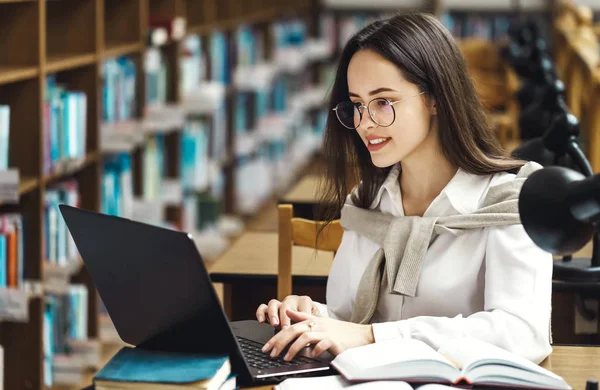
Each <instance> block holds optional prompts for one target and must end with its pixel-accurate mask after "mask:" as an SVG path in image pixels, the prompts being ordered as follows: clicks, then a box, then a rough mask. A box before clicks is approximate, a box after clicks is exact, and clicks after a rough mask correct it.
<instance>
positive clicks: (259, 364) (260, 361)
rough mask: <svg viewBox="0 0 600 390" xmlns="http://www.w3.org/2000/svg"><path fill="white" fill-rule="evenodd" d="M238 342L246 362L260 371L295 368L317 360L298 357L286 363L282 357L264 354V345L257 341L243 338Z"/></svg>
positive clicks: (239, 338)
mask: <svg viewBox="0 0 600 390" xmlns="http://www.w3.org/2000/svg"><path fill="white" fill-rule="evenodd" d="M237 340H238V343H240V347H242V352H243V353H244V357H245V360H246V362H248V365H249V366H250V367H254V368H257V369H259V370H266V369H270V368H279V367H293V366H297V365H300V364H306V363H314V362H315V360H313V359H309V358H306V357H304V356H296V357H294V359H292V360H290V361H289V362H286V361H285V360H283V359H282V358H280V357H276V358H271V356H270V355H269V354H267V353H264V352H263V351H262V350H261V349H262V347H263V346H262V344H260V343H257V342H256V341H252V340H248V339H245V338H243V337H238V338H237ZM282 355H283V353H282Z"/></svg>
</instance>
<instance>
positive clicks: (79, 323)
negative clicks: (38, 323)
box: [43, 284, 88, 386]
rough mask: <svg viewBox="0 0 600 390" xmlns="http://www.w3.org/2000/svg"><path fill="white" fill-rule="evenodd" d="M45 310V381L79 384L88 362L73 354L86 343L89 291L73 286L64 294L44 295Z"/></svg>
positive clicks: (84, 287) (49, 382)
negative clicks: (81, 343)
mask: <svg viewBox="0 0 600 390" xmlns="http://www.w3.org/2000/svg"><path fill="white" fill-rule="evenodd" d="M45 302H46V303H45V311H44V325H43V337H44V348H43V349H44V382H45V384H46V386H52V385H53V384H55V383H73V382H75V383H78V380H80V378H81V375H82V371H83V369H84V366H85V363H86V362H85V361H84V359H82V357H80V356H78V355H77V354H75V353H74V349H76V348H77V346H78V345H79V344H78V343H79V342H81V341H85V340H87V328H88V323H87V321H88V289H87V287H86V286H85V285H83V284H71V285H69V288H68V290H67V291H66V292H65V293H49V292H46V294H45Z"/></svg>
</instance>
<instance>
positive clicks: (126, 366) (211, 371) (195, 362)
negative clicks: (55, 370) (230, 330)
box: [94, 347, 231, 389]
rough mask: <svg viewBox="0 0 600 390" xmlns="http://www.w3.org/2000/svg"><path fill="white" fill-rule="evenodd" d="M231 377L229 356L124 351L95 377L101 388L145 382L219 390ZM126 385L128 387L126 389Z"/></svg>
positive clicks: (127, 349) (132, 349)
mask: <svg viewBox="0 0 600 390" xmlns="http://www.w3.org/2000/svg"><path fill="white" fill-rule="evenodd" d="M230 373H231V367H230V364H229V358H228V356H225V355H223V356H215V355H205V354H183V353H170V352H159V351H149V350H144V349H140V348H130V347H124V348H122V349H121V350H120V351H119V352H118V353H117V354H116V355H115V356H114V357H113V358H112V359H111V360H110V362H108V364H107V365H106V366H104V368H103V369H102V370H100V372H98V374H96V376H95V377H94V383H95V384H96V388H97V389H98V385H102V384H107V385H108V384H111V388H113V387H114V384H115V383H117V382H118V383H120V384H121V386H122V387H123V388H125V387H126V388H129V386H126V384H132V383H135V382H138V383H139V382H144V383H147V384H148V383H152V384H157V385H158V384H171V385H183V387H192V388H217V389H218V388H219V387H220V386H221V385H222V384H223V382H225V380H226V379H227V378H228V376H229V374H230ZM123 385H125V386H123ZM144 388H148V387H144Z"/></svg>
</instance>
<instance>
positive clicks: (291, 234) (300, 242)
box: [277, 204, 344, 300]
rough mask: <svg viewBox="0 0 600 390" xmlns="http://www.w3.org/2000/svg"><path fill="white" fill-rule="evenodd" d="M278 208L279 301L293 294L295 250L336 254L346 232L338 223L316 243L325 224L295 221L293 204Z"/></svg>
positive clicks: (303, 220) (299, 219) (331, 226)
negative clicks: (305, 249) (302, 249)
mask: <svg viewBox="0 0 600 390" xmlns="http://www.w3.org/2000/svg"><path fill="white" fill-rule="evenodd" d="M278 208H279V255H278V270H277V299H279V300H282V299H283V298H285V297H287V296H288V295H291V294H292V247H293V246H303V247H308V248H315V249H319V250H324V251H330V252H336V251H337V249H338V247H339V246H340V242H341V241H342V234H343V233H344V229H343V228H342V226H341V225H340V222H339V220H336V221H332V222H331V223H330V224H328V225H327V226H325V228H324V229H323V231H322V232H321V234H320V235H319V240H318V242H317V234H318V233H319V230H320V229H321V227H322V226H323V225H324V224H325V222H321V221H311V220H308V219H303V218H294V208H293V206H292V205H291V204H280V205H279V206H278Z"/></svg>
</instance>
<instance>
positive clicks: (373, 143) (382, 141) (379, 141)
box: [369, 138, 390, 145]
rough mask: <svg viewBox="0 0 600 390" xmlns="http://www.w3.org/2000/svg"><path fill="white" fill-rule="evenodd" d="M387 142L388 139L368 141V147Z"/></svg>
mask: <svg viewBox="0 0 600 390" xmlns="http://www.w3.org/2000/svg"><path fill="white" fill-rule="evenodd" d="M388 140H390V138H375V139H372V140H370V141H369V145H379V144H382V143H384V142H385V141H388Z"/></svg>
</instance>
